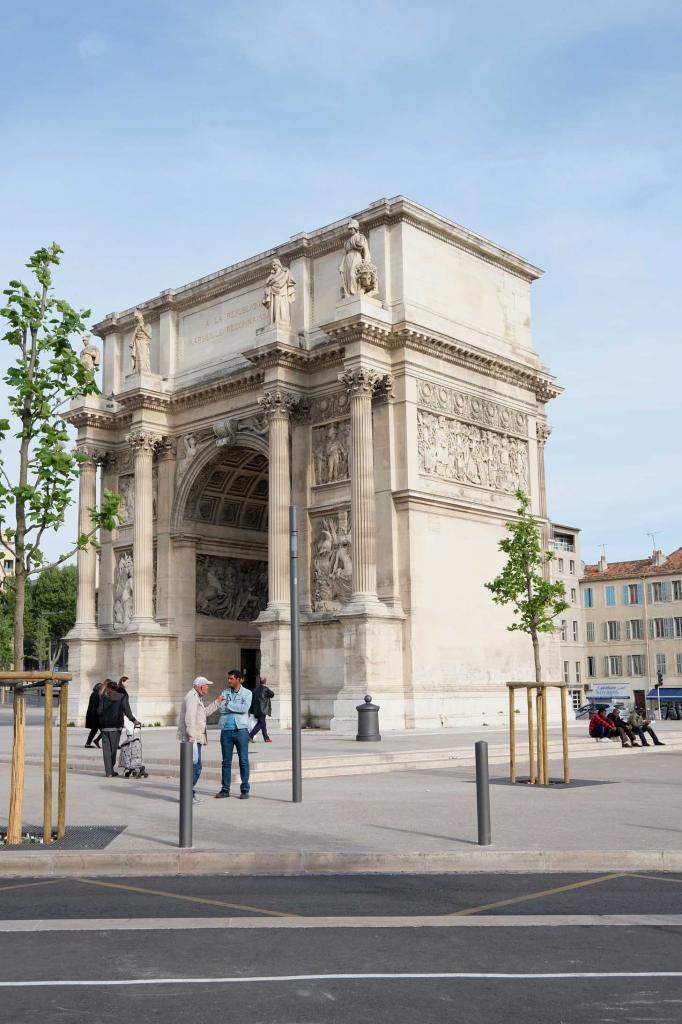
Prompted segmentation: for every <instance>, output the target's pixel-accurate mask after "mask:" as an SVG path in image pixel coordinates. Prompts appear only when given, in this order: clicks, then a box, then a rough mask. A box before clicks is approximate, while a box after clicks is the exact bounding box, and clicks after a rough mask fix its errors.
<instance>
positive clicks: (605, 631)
mask: <svg viewBox="0 0 682 1024" xmlns="http://www.w3.org/2000/svg"><path fill="white" fill-rule="evenodd" d="M602 629H603V631H604V639H605V640H608V638H609V625H608V623H607V622H604V623H603V625H602Z"/></svg>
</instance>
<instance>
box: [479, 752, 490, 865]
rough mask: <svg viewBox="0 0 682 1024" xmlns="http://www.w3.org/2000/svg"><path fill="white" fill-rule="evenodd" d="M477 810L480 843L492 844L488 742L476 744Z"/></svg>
mask: <svg viewBox="0 0 682 1024" xmlns="http://www.w3.org/2000/svg"><path fill="white" fill-rule="evenodd" d="M476 811H477V814H478V845H479V846H490V844H491V842H492V839H491V837H490V779H489V777H488V744H487V743H486V741H485V740H479V741H478V743H477V744H476Z"/></svg>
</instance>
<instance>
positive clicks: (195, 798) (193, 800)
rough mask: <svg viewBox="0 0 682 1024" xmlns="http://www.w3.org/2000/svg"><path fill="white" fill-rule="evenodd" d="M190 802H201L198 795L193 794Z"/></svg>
mask: <svg viewBox="0 0 682 1024" xmlns="http://www.w3.org/2000/svg"><path fill="white" fill-rule="evenodd" d="M192 803H193V804H200V803H201V800H200V799H199V797H198V796H193V797H192Z"/></svg>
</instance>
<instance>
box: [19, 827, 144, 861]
mask: <svg viewBox="0 0 682 1024" xmlns="http://www.w3.org/2000/svg"><path fill="white" fill-rule="evenodd" d="M126 828H127V826H126V825H69V826H67V829H66V833H65V835H64V838H63V839H54V840H53V841H52V842H51V843H48V844H47V846H46V845H45V844H44V843H42V842H40V841H39V842H26V840H25V839H24V838H23V837H25V836H26V834H27V833H28V834H29V835H31V836H37V837H38V839H39V840H40V839H42V835H43V829H42V825H24V827H23V828H22V830H21V835H22V842H21V843H16V844H13V845H12V846H8V845H7V844H6V843H5V836H6V834H7V832H6V829H5V828H2V830H0V855H1V854H2V851H3V850H104V849H105V847H107V846H108V845H109V843H112V842H113V841H114V839H116V837H117V836H120V835H121V833H122V832H124V831H125V829H126Z"/></svg>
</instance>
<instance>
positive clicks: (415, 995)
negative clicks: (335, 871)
mask: <svg viewBox="0 0 682 1024" xmlns="http://www.w3.org/2000/svg"><path fill="white" fill-rule="evenodd" d="M22 928H23V929H28V928H30V929H31V931H26V930H23V931H21V930H18V929H22ZM681 939H682V877H680V876H672V875H655V874H653V875H647V876H643V875H632V874H627V875H626V874H623V873H620V872H619V873H612V874H609V875H602V876H595V875H556V874H552V875H519V874H497V875H446V876H434V875H426V876H386V875H370V876H331V877H322V878H319V877H316V878H271V877H268V878H254V879H243V878H235V879H230V878H229V877H226V876H220V877H197V878H186V877H181V878H167V877H164V878H153V877H145V878H136V879H133V878H122V879H120V880H119V879H114V878H106V879H104V878H93V879H80V880H78V879H54V880H50V881H49V882H45V881H40V882H37V881H36V880H31V879H6V880H3V881H2V882H1V883H0V1021H1V1022H2V1024H24V1022H28V1021H31V1022H34V1021H35V1020H45V1021H48V1022H50V1024H53V1022H54V1024H61V1022H64V1024H67V1022H68V1024H71V1022H76V1021H78V1022H81V1021H84V1020H87V1021H88V1022H93V1024H104V1022H109V1021H112V1022H113V1021H117V1022H118V1021H121V1020H137V1019H143V1020H145V1021H148V1022H154V1021H164V1022H166V1024H186V1022H187V1021H192V1022H196V1024H203V1022H204V1021H205V1022H209V1021H210V1022H211V1024H214V1022H215V1021H216V1020H224V1019H228V1020H235V1021H238V1022H240V1024H242V1022H244V1024H261V1022H262V1024H266V1022H267V1024H337V1022H338V1024H341V1022H343V1024H354V1022H360V1021H363V1022H364V1021H372V1022H377V1024H383V1022H386V1024H388V1022H390V1024H407V1022H409V1024H413V1022H415V1021H417V1022H418V1024H431V1022H434V1024H435V1022H438V1024H440V1022H446V1021H447V1022H450V1021H462V1022H465V1021H466V1022H467V1024H469V1022H473V1021H476V1022H477V1024H478V1022H480V1024H498V1022H499V1024H502V1022H504V1024H508V1022H516V1021H519V1022H521V1021H522V1022H523V1024H536V1022H537V1024H578V1022H580V1024H583V1022H588V1021H589V1022H594V1021H618V1022H621V1024H622V1022H625V1024H629V1022H635V1021H637V1022H642V1021H657V1022H675V1024H679V1022H680V1021H681V1020H682V942H681V941H680V940H681Z"/></svg>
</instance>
